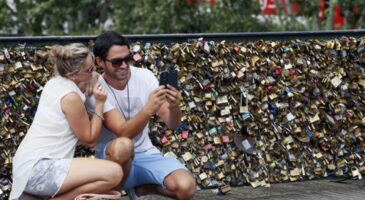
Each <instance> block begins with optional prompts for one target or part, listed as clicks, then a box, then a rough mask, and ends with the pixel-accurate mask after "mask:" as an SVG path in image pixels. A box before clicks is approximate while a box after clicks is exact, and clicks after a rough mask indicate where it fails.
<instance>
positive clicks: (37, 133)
mask: <svg viewBox="0 0 365 200" xmlns="http://www.w3.org/2000/svg"><path fill="white" fill-rule="evenodd" d="M50 56H51V59H52V60H53V62H54V66H55V72H56V76H55V77H54V78H52V79H51V80H50V81H48V82H47V84H46V85H45V87H44V90H43V92H42V95H41V98H40V101H39V105H38V110H37V113H36V115H35V117H34V121H33V123H32V125H31V127H30V128H29V130H28V133H27V134H26V136H25V138H24V139H23V141H22V142H21V144H20V146H19V148H18V150H17V152H16V154H15V156H14V159H13V188H12V191H11V194H10V199H19V198H22V197H23V196H27V194H30V195H33V196H37V197H39V198H42V199H48V198H52V197H54V199H74V198H75V197H76V196H78V195H79V194H82V193H90V192H92V193H104V192H106V191H109V190H111V189H113V188H114V187H116V186H117V185H118V184H119V183H120V181H121V179H122V177H123V172H122V169H121V167H120V165H118V164H117V163H114V162H111V161H106V160H99V159H90V158H73V156H74V152H75V147H76V143H77V141H78V140H80V141H81V142H82V143H84V144H85V145H86V146H89V147H92V146H93V145H94V144H95V143H96V140H97V139H98V137H99V134H100V129H101V126H102V120H103V115H102V113H103V107H104V102H105V100H106V97H107V95H106V91H105V90H104V89H103V88H102V87H101V86H100V84H96V85H95V87H94V88H93V94H94V96H95V99H96V105H95V112H94V113H93V114H92V116H91V119H89V116H88V114H87V112H86V110H85V107H84V101H85V94H84V93H85V92H86V90H87V88H89V87H90V86H91V81H92V74H93V71H94V68H95V67H94V57H93V54H92V53H91V51H90V50H89V49H88V48H87V47H86V46H85V45H83V44H79V43H74V44H69V45H66V46H59V45H57V46H54V47H53V48H52V50H51V55H50ZM104 169H107V170H104Z"/></svg>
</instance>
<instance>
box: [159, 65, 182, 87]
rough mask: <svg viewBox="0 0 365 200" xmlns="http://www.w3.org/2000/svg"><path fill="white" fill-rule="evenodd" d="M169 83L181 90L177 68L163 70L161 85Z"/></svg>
mask: <svg viewBox="0 0 365 200" xmlns="http://www.w3.org/2000/svg"><path fill="white" fill-rule="evenodd" d="M167 84H169V85H171V86H173V87H174V88H176V89H177V90H179V85H178V74H177V70H175V69H169V70H167V71H163V72H161V74H160V85H164V86H167Z"/></svg>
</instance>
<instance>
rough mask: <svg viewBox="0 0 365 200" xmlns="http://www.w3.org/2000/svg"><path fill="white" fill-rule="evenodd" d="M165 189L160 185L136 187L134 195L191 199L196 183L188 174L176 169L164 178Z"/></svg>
mask: <svg viewBox="0 0 365 200" xmlns="http://www.w3.org/2000/svg"><path fill="white" fill-rule="evenodd" d="M164 184H165V186H166V189H164V188H163V187H162V186H160V185H155V184H149V185H140V186H137V187H136V189H135V190H136V194H137V195H138V196H144V195H148V194H158V195H162V196H167V197H171V198H175V199H192V198H193V196H194V195H195V192H196V183H195V180H194V178H193V177H192V176H191V174H190V173H189V172H187V171H186V170H184V169H177V170H175V171H173V172H172V173H171V174H170V175H168V176H167V177H166V178H165V181H164Z"/></svg>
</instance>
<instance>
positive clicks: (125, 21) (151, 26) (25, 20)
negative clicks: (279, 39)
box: [0, 0, 365, 35]
mask: <svg viewBox="0 0 365 200" xmlns="http://www.w3.org/2000/svg"><path fill="white" fill-rule="evenodd" d="M9 2H13V3H9ZM187 2H189V3H187ZM214 2H215V3H214V4H211V3H209V1H208V0H153V1H151V0H133V1H130V0H78V1H71V0H28V1H25V0H3V1H0V34H20V35H84V34H98V33H100V32H101V31H103V30H110V29H112V30H117V31H119V32H122V33H124V34H160V33H203V32H260V31H298V30H328V29H333V28H334V27H333V21H332V20H333V9H330V8H333V6H334V5H339V6H341V8H342V10H343V15H344V16H345V18H346V21H345V25H344V27H343V28H364V24H365V22H364V21H365V19H364V16H365V1H363V0H353V1H339V0H328V1H327V2H328V5H329V6H327V9H326V12H325V15H326V17H325V19H324V20H323V21H320V20H319V17H318V14H319V0H311V1H304V0H303V1H302V0H284V2H286V3H285V4H282V2H283V0H274V2H275V4H276V6H277V11H278V12H277V15H268V16H262V15H260V13H261V11H260V6H259V0H215V1H214ZM291 3H296V4H297V5H298V7H299V8H300V13H299V14H297V13H295V12H293V11H292V10H291V7H290V6H289V5H291ZM259 18H260V19H261V20H258V19H259Z"/></svg>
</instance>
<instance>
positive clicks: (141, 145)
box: [86, 66, 159, 153]
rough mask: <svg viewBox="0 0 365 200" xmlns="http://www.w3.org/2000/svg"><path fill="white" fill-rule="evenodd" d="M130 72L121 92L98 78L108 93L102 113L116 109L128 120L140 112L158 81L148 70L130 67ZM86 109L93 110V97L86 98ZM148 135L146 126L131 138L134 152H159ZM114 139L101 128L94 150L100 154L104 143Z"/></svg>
mask: <svg viewBox="0 0 365 200" xmlns="http://www.w3.org/2000/svg"><path fill="white" fill-rule="evenodd" d="M130 70H131V78H130V79H129V81H128V84H127V86H126V87H125V88H124V89H123V90H117V89H115V88H113V87H111V86H110V85H108V84H107V83H106V81H105V80H104V78H103V77H102V76H99V83H100V84H101V85H102V86H103V87H104V89H105V90H107V92H108V97H107V100H106V103H105V106H104V113H105V112H108V111H110V110H111V109H116V110H118V111H122V112H121V113H123V114H124V117H125V118H128V116H129V117H130V118H132V117H134V116H135V115H136V114H137V113H138V112H140V111H141V109H142V108H143V106H144V105H145V104H146V102H147V100H148V96H149V94H150V93H151V92H152V91H153V90H154V89H156V88H157V87H158V80H157V79H156V77H155V76H154V75H153V73H152V72H151V71H150V70H148V69H143V68H137V67H133V66H130ZM128 90H129V100H128ZM128 101H129V106H128ZM86 107H87V108H88V110H93V108H94V107H95V98H94V97H88V98H87V99H86ZM128 107H129V108H128ZM128 110H129V112H128ZM126 120H127V119H126ZM148 133H149V128H148V124H147V125H146V126H145V127H144V129H143V131H142V132H141V133H139V134H138V135H137V136H136V137H134V138H133V142H134V151H135V152H137V153H139V152H149V153H155V152H159V150H158V149H157V148H156V147H155V146H153V144H152V142H151V140H150V138H149V136H148ZM116 137H117V136H116V135H115V134H114V133H113V132H111V131H109V130H108V129H107V128H106V127H104V126H103V128H102V132H101V135H100V138H99V140H98V143H97V144H96V145H95V148H94V150H95V151H97V152H100V151H101V150H102V148H103V146H104V145H105V144H106V143H108V142H109V141H111V140H113V139H115V138H116Z"/></svg>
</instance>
